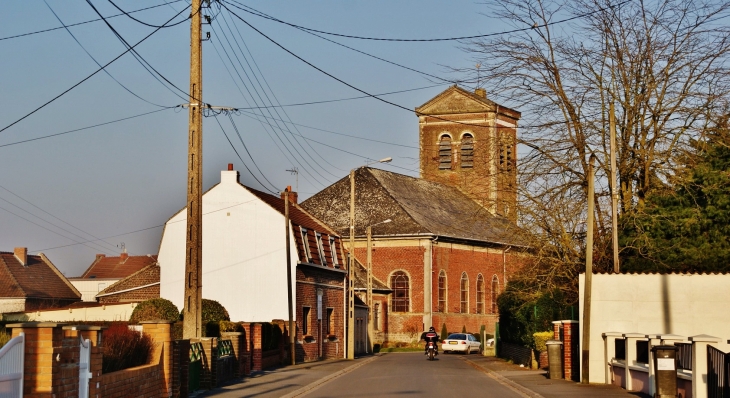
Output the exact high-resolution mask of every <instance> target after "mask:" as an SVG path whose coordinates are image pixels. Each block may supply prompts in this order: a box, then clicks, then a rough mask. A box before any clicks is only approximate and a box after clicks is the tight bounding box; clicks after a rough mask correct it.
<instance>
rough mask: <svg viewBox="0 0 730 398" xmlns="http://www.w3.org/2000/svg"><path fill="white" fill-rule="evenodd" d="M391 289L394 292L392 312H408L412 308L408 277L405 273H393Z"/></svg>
mask: <svg viewBox="0 0 730 398" xmlns="http://www.w3.org/2000/svg"><path fill="white" fill-rule="evenodd" d="M390 288H391V289H392V290H393V294H392V295H391V297H392V298H391V300H392V301H391V303H390V309H391V311H393V312H408V308H409V307H410V295H409V290H410V285H409V283H408V275H406V273H405V272H403V271H396V272H395V273H393V275H391V277H390Z"/></svg>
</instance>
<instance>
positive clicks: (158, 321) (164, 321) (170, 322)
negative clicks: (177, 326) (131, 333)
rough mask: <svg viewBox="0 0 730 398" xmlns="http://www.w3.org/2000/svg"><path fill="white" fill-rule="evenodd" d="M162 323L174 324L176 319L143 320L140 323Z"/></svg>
mask: <svg viewBox="0 0 730 398" xmlns="http://www.w3.org/2000/svg"><path fill="white" fill-rule="evenodd" d="M161 323H162V324H168V325H172V324H173V323H175V321H166V320H164V319H158V320H154V321H141V322H140V323H139V324H140V325H146V324H147V325H148V324H161Z"/></svg>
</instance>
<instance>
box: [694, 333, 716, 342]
mask: <svg viewBox="0 0 730 398" xmlns="http://www.w3.org/2000/svg"><path fill="white" fill-rule="evenodd" d="M689 341H692V342H697V343H719V342H720V341H722V339H721V338H719V337H715V336H710V335H707V334H698V335H697V336H689Z"/></svg>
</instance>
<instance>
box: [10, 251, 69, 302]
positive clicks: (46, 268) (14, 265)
mask: <svg viewBox="0 0 730 398" xmlns="http://www.w3.org/2000/svg"><path fill="white" fill-rule="evenodd" d="M26 261H27V264H25V265H23V264H21V263H20V261H19V260H18V258H17V257H15V255H14V254H13V253H8V252H0V297H17V298H56V299H77V300H79V299H81V294H79V293H78V291H76V290H75V289H74V288H73V286H72V285H71V283H69V282H68V280H67V279H66V278H65V277H64V276H63V274H61V272H59V271H58V269H56V267H55V266H54V265H53V264H52V263H51V262H50V261H49V260H48V258H46V257H45V256H43V255H39V256H32V255H29V256H28V257H27V260H26Z"/></svg>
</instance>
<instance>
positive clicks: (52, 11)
mask: <svg viewBox="0 0 730 398" xmlns="http://www.w3.org/2000/svg"><path fill="white" fill-rule="evenodd" d="M43 2H44V3H46V6H48V9H49V10H51V13H53V16H54V17H56V19H57V20H58V22H60V23H61V25H63V27H64V28H66V32H68V34H69V35H71V37H72V38H73V39H74V41H75V42H76V44H78V45H79V47H81V49H82V50H84V52H85V53H86V55H88V56H89V58H91V59H92V60H93V61H94V63H96V66H98V67H100V68H101V64H100V63H99V61H97V60H96V58H94V56H93V55H91V53H89V51H87V50H86V47H84V45H83V44H81V42H79V40H78V39H77V38H76V36H75V35H74V34H73V33H71V30H70V29H69V28H68V27H67V26H66V24H64V23H63V21H62V20H61V18H60V17H59V16H58V14H56V12H55V11H54V10H53V8H51V5H50V4H48V2H47V1H46V0H43ZM104 73H106V74H107V76H109V77H111V78H112V80H114V81H115V82H117V84H119V85H120V86H121V87H122V88H123V89H124V90H126V91H127V92H128V93H130V94H132V95H133V96H135V97H137V98H138V99H141V100H142V101H144V102H146V103H148V104H150V105H154V106H157V107H160V108H165V106H164V105H158V104H155V103H154V102H150V101H147V100H146V99H144V98H142V97H140V96H139V95H137V94H136V93H135V92H133V91H132V90H130V89H129V88H127V87H126V86H125V85H124V84H122V83H121V82H120V81H119V80H117V79H116V78H115V77H114V76H112V74H111V73H109V71H108V70H106V69H104Z"/></svg>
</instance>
